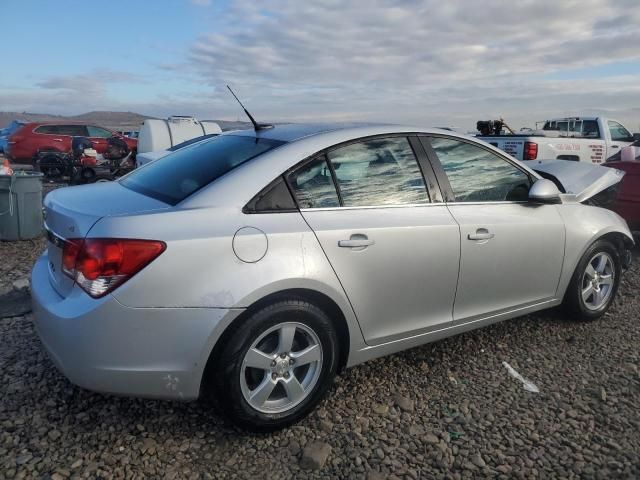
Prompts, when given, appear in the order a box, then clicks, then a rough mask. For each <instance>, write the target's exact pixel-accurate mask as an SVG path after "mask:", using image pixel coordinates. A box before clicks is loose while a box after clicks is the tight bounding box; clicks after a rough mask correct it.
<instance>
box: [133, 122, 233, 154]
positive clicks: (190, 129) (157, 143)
mask: <svg viewBox="0 0 640 480" xmlns="http://www.w3.org/2000/svg"><path fill="white" fill-rule="evenodd" d="M219 133H222V129H221V128H220V125H218V124H217V123H216V122H212V121H209V120H203V121H198V120H196V119H195V118H193V117H189V116H183V115H173V116H171V117H169V118H167V119H166V120H160V119H147V120H145V121H144V123H143V124H142V128H140V135H139V136H138V153H145V152H155V151H158V150H167V149H169V148H171V147H173V146H174V145H178V144H179V143H182V142H185V141H187V140H191V139H192V138H196V137H201V136H203V135H211V134H219Z"/></svg>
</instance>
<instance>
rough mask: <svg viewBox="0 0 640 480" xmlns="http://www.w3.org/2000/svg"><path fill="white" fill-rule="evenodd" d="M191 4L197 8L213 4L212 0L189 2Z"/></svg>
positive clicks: (193, 0)
mask: <svg viewBox="0 0 640 480" xmlns="http://www.w3.org/2000/svg"><path fill="white" fill-rule="evenodd" d="M189 3H190V4H191V5H195V6H196V7H208V6H210V5H211V4H212V2H211V0H189Z"/></svg>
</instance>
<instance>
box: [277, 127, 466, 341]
mask: <svg viewBox="0 0 640 480" xmlns="http://www.w3.org/2000/svg"><path fill="white" fill-rule="evenodd" d="M414 148H415V149H417V150H416V152H414ZM416 153H417V154H418V158H420V162H419V161H418V159H417V158H416ZM425 178H427V182H426V185H429V189H427V187H426V185H425ZM288 181H289V184H290V186H291V189H292V191H293V192H294V193H295V196H296V198H297V201H298V204H299V207H300V211H301V213H302V215H303V216H304V218H305V220H306V221H307V223H308V224H309V226H310V227H311V228H312V229H313V231H314V232H315V234H316V236H317V238H318V240H319V242H320V244H321V246H322V248H323V250H324V252H325V254H326V256H327V258H328V260H329V262H330V263H331V265H332V267H333V269H334V270H335V272H336V274H337V276H338V278H339V280H340V282H341V284H342V286H343V287H344V290H345V292H346V294H347V297H348V298H349V301H350V302H351V305H352V306H353V309H354V312H355V314H356V316H357V318H358V320H359V322H360V326H361V329H362V332H363V335H364V338H365V341H366V342H367V343H369V344H371V345H375V344H380V343H384V342H388V341H393V340H396V339H400V338H404V337H408V336H410V335H414V334H418V333H422V332H427V331H430V330H435V329H438V328H443V327H447V326H450V324H451V322H452V316H451V312H452V307H453V300H454V295H455V289H456V283H457V277H458V260H459V250H460V236H459V231H458V226H457V224H456V223H455V221H454V219H453V217H452V216H451V214H450V213H449V211H448V210H447V208H446V206H445V204H444V203H443V202H442V201H441V197H440V195H439V192H438V191H437V183H436V182H435V176H434V174H433V171H432V170H431V167H430V166H429V165H428V161H427V159H426V155H425V153H424V150H422V148H421V147H420V145H419V143H418V142H417V139H415V138H414V139H413V148H412V143H411V142H410V139H409V138H407V137H406V136H392V137H373V138H367V139H362V140H359V141H356V142H351V143H348V144H343V145H339V146H336V147H335V148H332V149H329V150H327V151H326V152H323V153H321V154H319V155H318V156H316V157H314V158H313V159H311V160H309V161H307V162H305V163H304V164H302V165H301V166H299V167H298V168H297V169H295V170H294V171H293V172H292V173H290V174H289V175H288ZM428 190H429V191H428Z"/></svg>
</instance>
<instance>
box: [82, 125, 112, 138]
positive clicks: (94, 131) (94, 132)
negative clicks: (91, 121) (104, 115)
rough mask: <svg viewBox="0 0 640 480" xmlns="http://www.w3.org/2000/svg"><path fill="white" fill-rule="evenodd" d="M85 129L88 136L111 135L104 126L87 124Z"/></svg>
mask: <svg viewBox="0 0 640 480" xmlns="http://www.w3.org/2000/svg"><path fill="white" fill-rule="evenodd" d="M87 130H88V131H89V136H90V137H94V138H109V137H111V136H113V133H111V132H110V131H109V130H107V129H106V128H100V127H94V126H93V125H87Z"/></svg>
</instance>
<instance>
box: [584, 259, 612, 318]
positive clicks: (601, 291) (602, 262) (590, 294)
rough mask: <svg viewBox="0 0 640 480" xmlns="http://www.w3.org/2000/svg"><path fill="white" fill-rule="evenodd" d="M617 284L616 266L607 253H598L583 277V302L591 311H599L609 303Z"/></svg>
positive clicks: (588, 264) (588, 265)
mask: <svg viewBox="0 0 640 480" xmlns="http://www.w3.org/2000/svg"><path fill="white" fill-rule="evenodd" d="M614 282H615V265H614V263H613V259H612V258H611V256H610V255H609V254H608V253H606V252H599V253H596V254H595V255H594V256H593V257H592V258H591V260H590V261H589V263H587V267H586V268H585V271H584V273H583V275H582V282H581V290H580V294H581V296H582V301H583V302H584V305H585V307H587V308H588V309H589V310H598V309H600V308H602V306H603V305H606V303H607V302H608V301H609V298H610V297H611V294H612V292H613V286H614Z"/></svg>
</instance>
